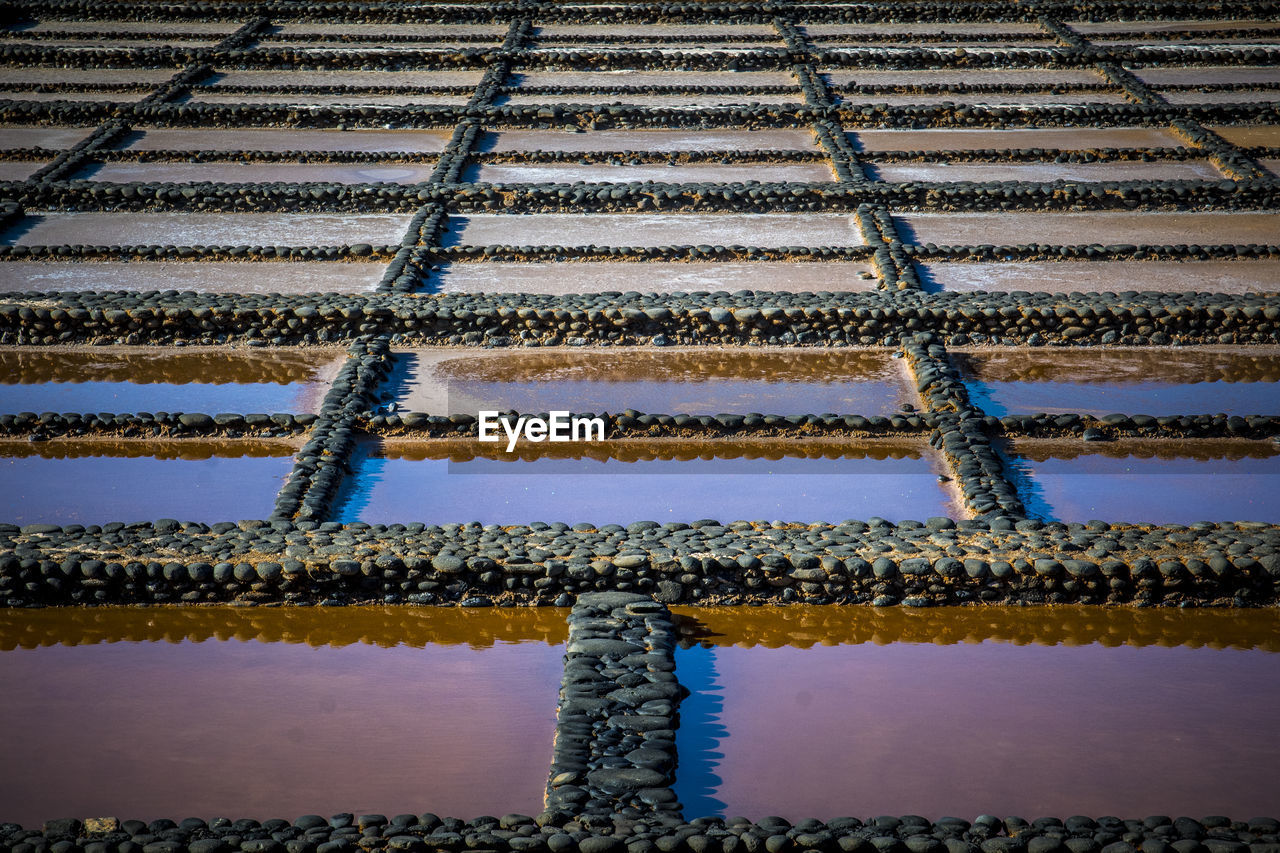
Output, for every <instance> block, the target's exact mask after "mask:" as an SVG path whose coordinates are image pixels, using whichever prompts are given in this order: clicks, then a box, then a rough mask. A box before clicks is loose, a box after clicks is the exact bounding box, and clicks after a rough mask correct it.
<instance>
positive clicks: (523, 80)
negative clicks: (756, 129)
mask: <svg viewBox="0 0 1280 853" xmlns="http://www.w3.org/2000/svg"><path fill="white" fill-rule="evenodd" d="M506 85H508V86H511V87H516V86H521V87H525V88H527V87H530V86H599V87H601V88H603V89H613V88H624V89H638V88H640V87H645V86H795V85H796V78H795V76H794V75H793V74H791V73H790V72H788V71H633V70H629V69H628V70H604V69H601V70H599V71H530V70H525V71H520V72H517V73H514V74H512V75H511V76H510V77H509V78H508V79H507V83H506Z"/></svg>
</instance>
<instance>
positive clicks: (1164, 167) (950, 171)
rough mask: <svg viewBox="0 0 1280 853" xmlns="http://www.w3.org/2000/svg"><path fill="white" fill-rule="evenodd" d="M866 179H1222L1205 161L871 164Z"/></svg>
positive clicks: (1221, 175)
mask: <svg viewBox="0 0 1280 853" xmlns="http://www.w3.org/2000/svg"><path fill="white" fill-rule="evenodd" d="M867 172H868V177H871V178H874V179H878V180H881V181H897V182H906V181H937V182H943V181H1043V182H1046V183H1048V182H1051V181H1080V182H1089V181H1188V180H1190V181H1215V180H1221V179H1222V178H1223V177H1225V176H1224V175H1223V174H1222V173H1221V172H1219V171H1218V170H1217V169H1216V168H1215V167H1214V166H1213V164H1212V163H1210V162H1209V161H1208V160H1169V161H1165V162H1150V163H1142V162H1112V163H1054V162H1052V161H1049V160H1043V161H1040V162H1020V163H1009V162H999V161H995V160H991V161H987V162H963V163H939V162H936V161H934V162H921V163H873V164H871V165H870V166H868V167H867Z"/></svg>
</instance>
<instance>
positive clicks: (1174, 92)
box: [1156, 89, 1280, 104]
mask: <svg viewBox="0 0 1280 853" xmlns="http://www.w3.org/2000/svg"><path fill="white" fill-rule="evenodd" d="M1156 94H1158V95H1160V96H1161V97H1162V98H1164V99H1165V100H1166V101H1168V102H1169V103H1171V104H1261V103H1268V104H1269V103H1273V102H1274V103H1280V90H1277V89H1241V90H1239V91H1230V90H1226V91H1217V92H1197V91H1195V90H1186V89H1156Z"/></svg>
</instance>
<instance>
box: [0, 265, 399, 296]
mask: <svg viewBox="0 0 1280 853" xmlns="http://www.w3.org/2000/svg"><path fill="white" fill-rule="evenodd" d="M384 272H386V265H385V264H379V263H356V262H342V261H263V262H259V263H254V262H251V261H85V262H74V261H9V262H7V263H0V293H19V292H23V291H32V290H38V291H50V290H77V291H82V290H131V291H147V290H192V291H196V292H199V293H328V292H333V293H362V292H367V291H370V290H373V289H374V288H375V287H377V286H378V282H380V281H381V280H382V274H383V273H384Z"/></svg>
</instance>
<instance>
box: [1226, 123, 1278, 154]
mask: <svg viewBox="0 0 1280 853" xmlns="http://www.w3.org/2000/svg"><path fill="white" fill-rule="evenodd" d="M1209 129H1210V130H1212V131H1213V132H1214V133H1216V134H1218V135H1219V136H1221V137H1222V138H1223V139H1225V140H1227V141H1228V142H1230V143H1231V144H1232V145H1239V146H1241V147H1243V148H1255V147H1256V148H1280V125H1278V124H1244V125H1209Z"/></svg>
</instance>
